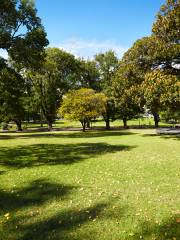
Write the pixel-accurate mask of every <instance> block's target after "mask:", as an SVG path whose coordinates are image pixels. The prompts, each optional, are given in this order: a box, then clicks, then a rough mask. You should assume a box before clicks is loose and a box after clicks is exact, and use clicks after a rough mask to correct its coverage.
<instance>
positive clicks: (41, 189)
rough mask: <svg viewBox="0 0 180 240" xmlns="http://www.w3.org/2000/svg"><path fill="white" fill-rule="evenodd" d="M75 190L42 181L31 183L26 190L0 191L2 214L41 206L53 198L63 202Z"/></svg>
mask: <svg viewBox="0 0 180 240" xmlns="http://www.w3.org/2000/svg"><path fill="white" fill-rule="evenodd" d="M74 188H76V187H75V186H71V185H64V184H55V183H51V182H49V181H47V180H43V179H41V180H36V181H33V182H31V183H30V184H29V185H28V186H27V187H25V188H16V189H13V190H11V191H3V190H2V189H0V213H1V214H4V213H6V212H11V211H15V210H19V209H21V208H24V207H29V206H33V205H41V204H43V203H45V202H46V201H48V200H49V199H52V198H57V197H58V198H61V200H63V199H65V197H66V195H68V194H69V193H70V192H71V191H72V190H73V189H74Z"/></svg>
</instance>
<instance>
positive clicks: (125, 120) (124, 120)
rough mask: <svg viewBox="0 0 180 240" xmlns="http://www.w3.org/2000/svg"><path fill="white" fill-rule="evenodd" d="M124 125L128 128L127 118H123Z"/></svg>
mask: <svg viewBox="0 0 180 240" xmlns="http://www.w3.org/2000/svg"><path fill="white" fill-rule="evenodd" d="M123 125H124V128H127V118H123Z"/></svg>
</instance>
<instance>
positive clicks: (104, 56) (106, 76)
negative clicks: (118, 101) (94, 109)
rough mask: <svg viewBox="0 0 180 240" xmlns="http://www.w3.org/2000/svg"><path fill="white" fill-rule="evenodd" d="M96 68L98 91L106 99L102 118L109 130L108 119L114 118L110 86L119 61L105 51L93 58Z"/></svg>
mask: <svg viewBox="0 0 180 240" xmlns="http://www.w3.org/2000/svg"><path fill="white" fill-rule="evenodd" d="M95 61H96V63H97V68H98V70H99V74H100V84H99V85H100V91H102V92H103V93H104V94H105V95H106V96H107V97H108V100H107V102H106V111H105V112H104V114H103V118H104V120H105V122H106V129H110V119H113V118H114V114H115V107H114V101H113V99H112V94H111V84H112V79H113V76H114V73H115V72H116V70H117V68H118V65H119V61H118V58H117V56H116V54H115V53H114V52H113V51H111V50H110V51H107V52H105V53H100V54H97V55H96V56H95Z"/></svg>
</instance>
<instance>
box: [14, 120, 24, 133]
mask: <svg viewBox="0 0 180 240" xmlns="http://www.w3.org/2000/svg"><path fill="white" fill-rule="evenodd" d="M14 122H15V123H16V126H17V131H18V132H21V131H22V126H21V124H22V123H21V120H19V119H14Z"/></svg>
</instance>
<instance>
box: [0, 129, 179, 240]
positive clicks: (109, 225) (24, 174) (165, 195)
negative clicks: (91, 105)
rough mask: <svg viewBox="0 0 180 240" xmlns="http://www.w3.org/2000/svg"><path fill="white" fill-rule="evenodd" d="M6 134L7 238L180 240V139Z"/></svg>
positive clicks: (0, 229) (0, 173) (0, 158)
mask: <svg viewBox="0 0 180 240" xmlns="http://www.w3.org/2000/svg"><path fill="white" fill-rule="evenodd" d="M154 133H155V131H154V130H149V129H147V130H126V131H124V130H120V131H107V132H106V131H90V132H86V133H83V132H78V131H76V132H64V131H62V132H52V133H49V132H34V133H1V134H0V187H1V189H0V214H1V215H0V239H2V240H6V239H7V240H8V239H13V240H16V239H32V240H33V239H34V240H36V239H38V240H41V239H43V240H44V239H69V240H70V239H82V240H84V239H98V240H99V239H100V240H101V239H115V240H116V239H117V240H119V239H120V240H121V239H161V240H164V239H174V240H175V239H179V238H180V230H179V229H180V227H179V222H180V216H179V213H180V199H179V192H180V185H179V179H180V171H179V170H180V163H179V159H180V141H179V140H180V138H179V137H176V136H171V137H168V136H156V135H155V134H154Z"/></svg>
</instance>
